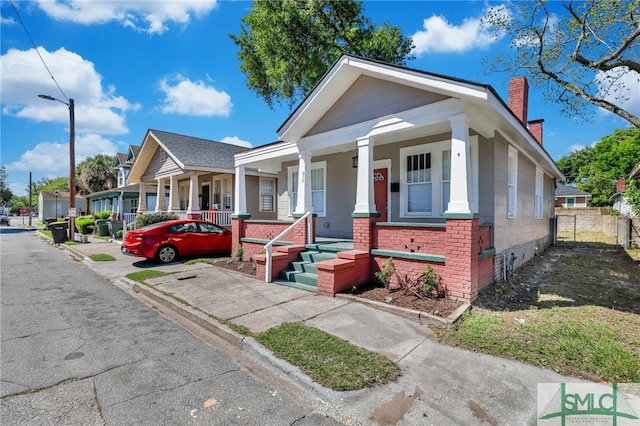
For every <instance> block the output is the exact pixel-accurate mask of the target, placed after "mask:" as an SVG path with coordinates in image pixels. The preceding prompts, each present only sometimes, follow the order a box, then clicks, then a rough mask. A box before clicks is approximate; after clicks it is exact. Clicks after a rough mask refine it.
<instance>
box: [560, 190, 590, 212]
mask: <svg viewBox="0 0 640 426" xmlns="http://www.w3.org/2000/svg"><path fill="white" fill-rule="evenodd" d="M555 196H556V203H555V206H556V207H562V208H566V209H584V208H586V207H587V206H588V205H589V201H590V200H591V194H590V193H588V192H586V191H580V190H579V189H576V188H572V187H570V186H567V185H562V184H558V187H557V188H556V191H555Z"/></svg>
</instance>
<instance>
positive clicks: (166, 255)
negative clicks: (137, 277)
mask: <svg viewBox="0 0 640 426" xmlns="http://www.w3.org/2000/svg"><path fill="white" fill-rule="evenodd" d="M177 257H178V250H177V249H176V248H175V247H173V246H162V247H160V248H159V249H158V251H157V252H156V259H157V260H158V261H160V262H162V263H169V262H173V261H174V260H176V258H177Z"/></svg>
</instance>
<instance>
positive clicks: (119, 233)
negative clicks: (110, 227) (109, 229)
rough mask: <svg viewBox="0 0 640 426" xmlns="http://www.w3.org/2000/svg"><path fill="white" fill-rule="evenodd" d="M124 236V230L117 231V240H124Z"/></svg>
mask: <svg viewBox="0 0 640 426" xmlns="http://www.w3.org/2000/svg"><path fill="white" fill-rule="evenodd" d="M123 235H124V231H122V229H118V230H117V231H116V238H119V239H122V236H123Z"/></svg>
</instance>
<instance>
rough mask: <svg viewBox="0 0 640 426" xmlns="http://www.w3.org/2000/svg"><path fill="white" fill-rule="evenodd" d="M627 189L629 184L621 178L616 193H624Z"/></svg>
mask: <svg viewBox="0 0 640 426" xmlns="http://www.w3.org/2000/svg"><path fill="white" fill-rule="evenodd" d="M625 189H627V182H626V181H625V180H624V176H620V179H618V185H617V186H616V192H622V191H624V190H625Z"/></svg>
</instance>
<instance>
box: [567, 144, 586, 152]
mask: <svg viewBox="0 0 640 426" xmlns="http://www.w3.org/2000/svg"><path fill="white" fill-rule="evenodd" d="M584 148H586V146H585V145H583V144H579V143H574V144H573V145H571V146H570V147H569V152H577V151H580V150H583V149H584Z"/></svg>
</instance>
